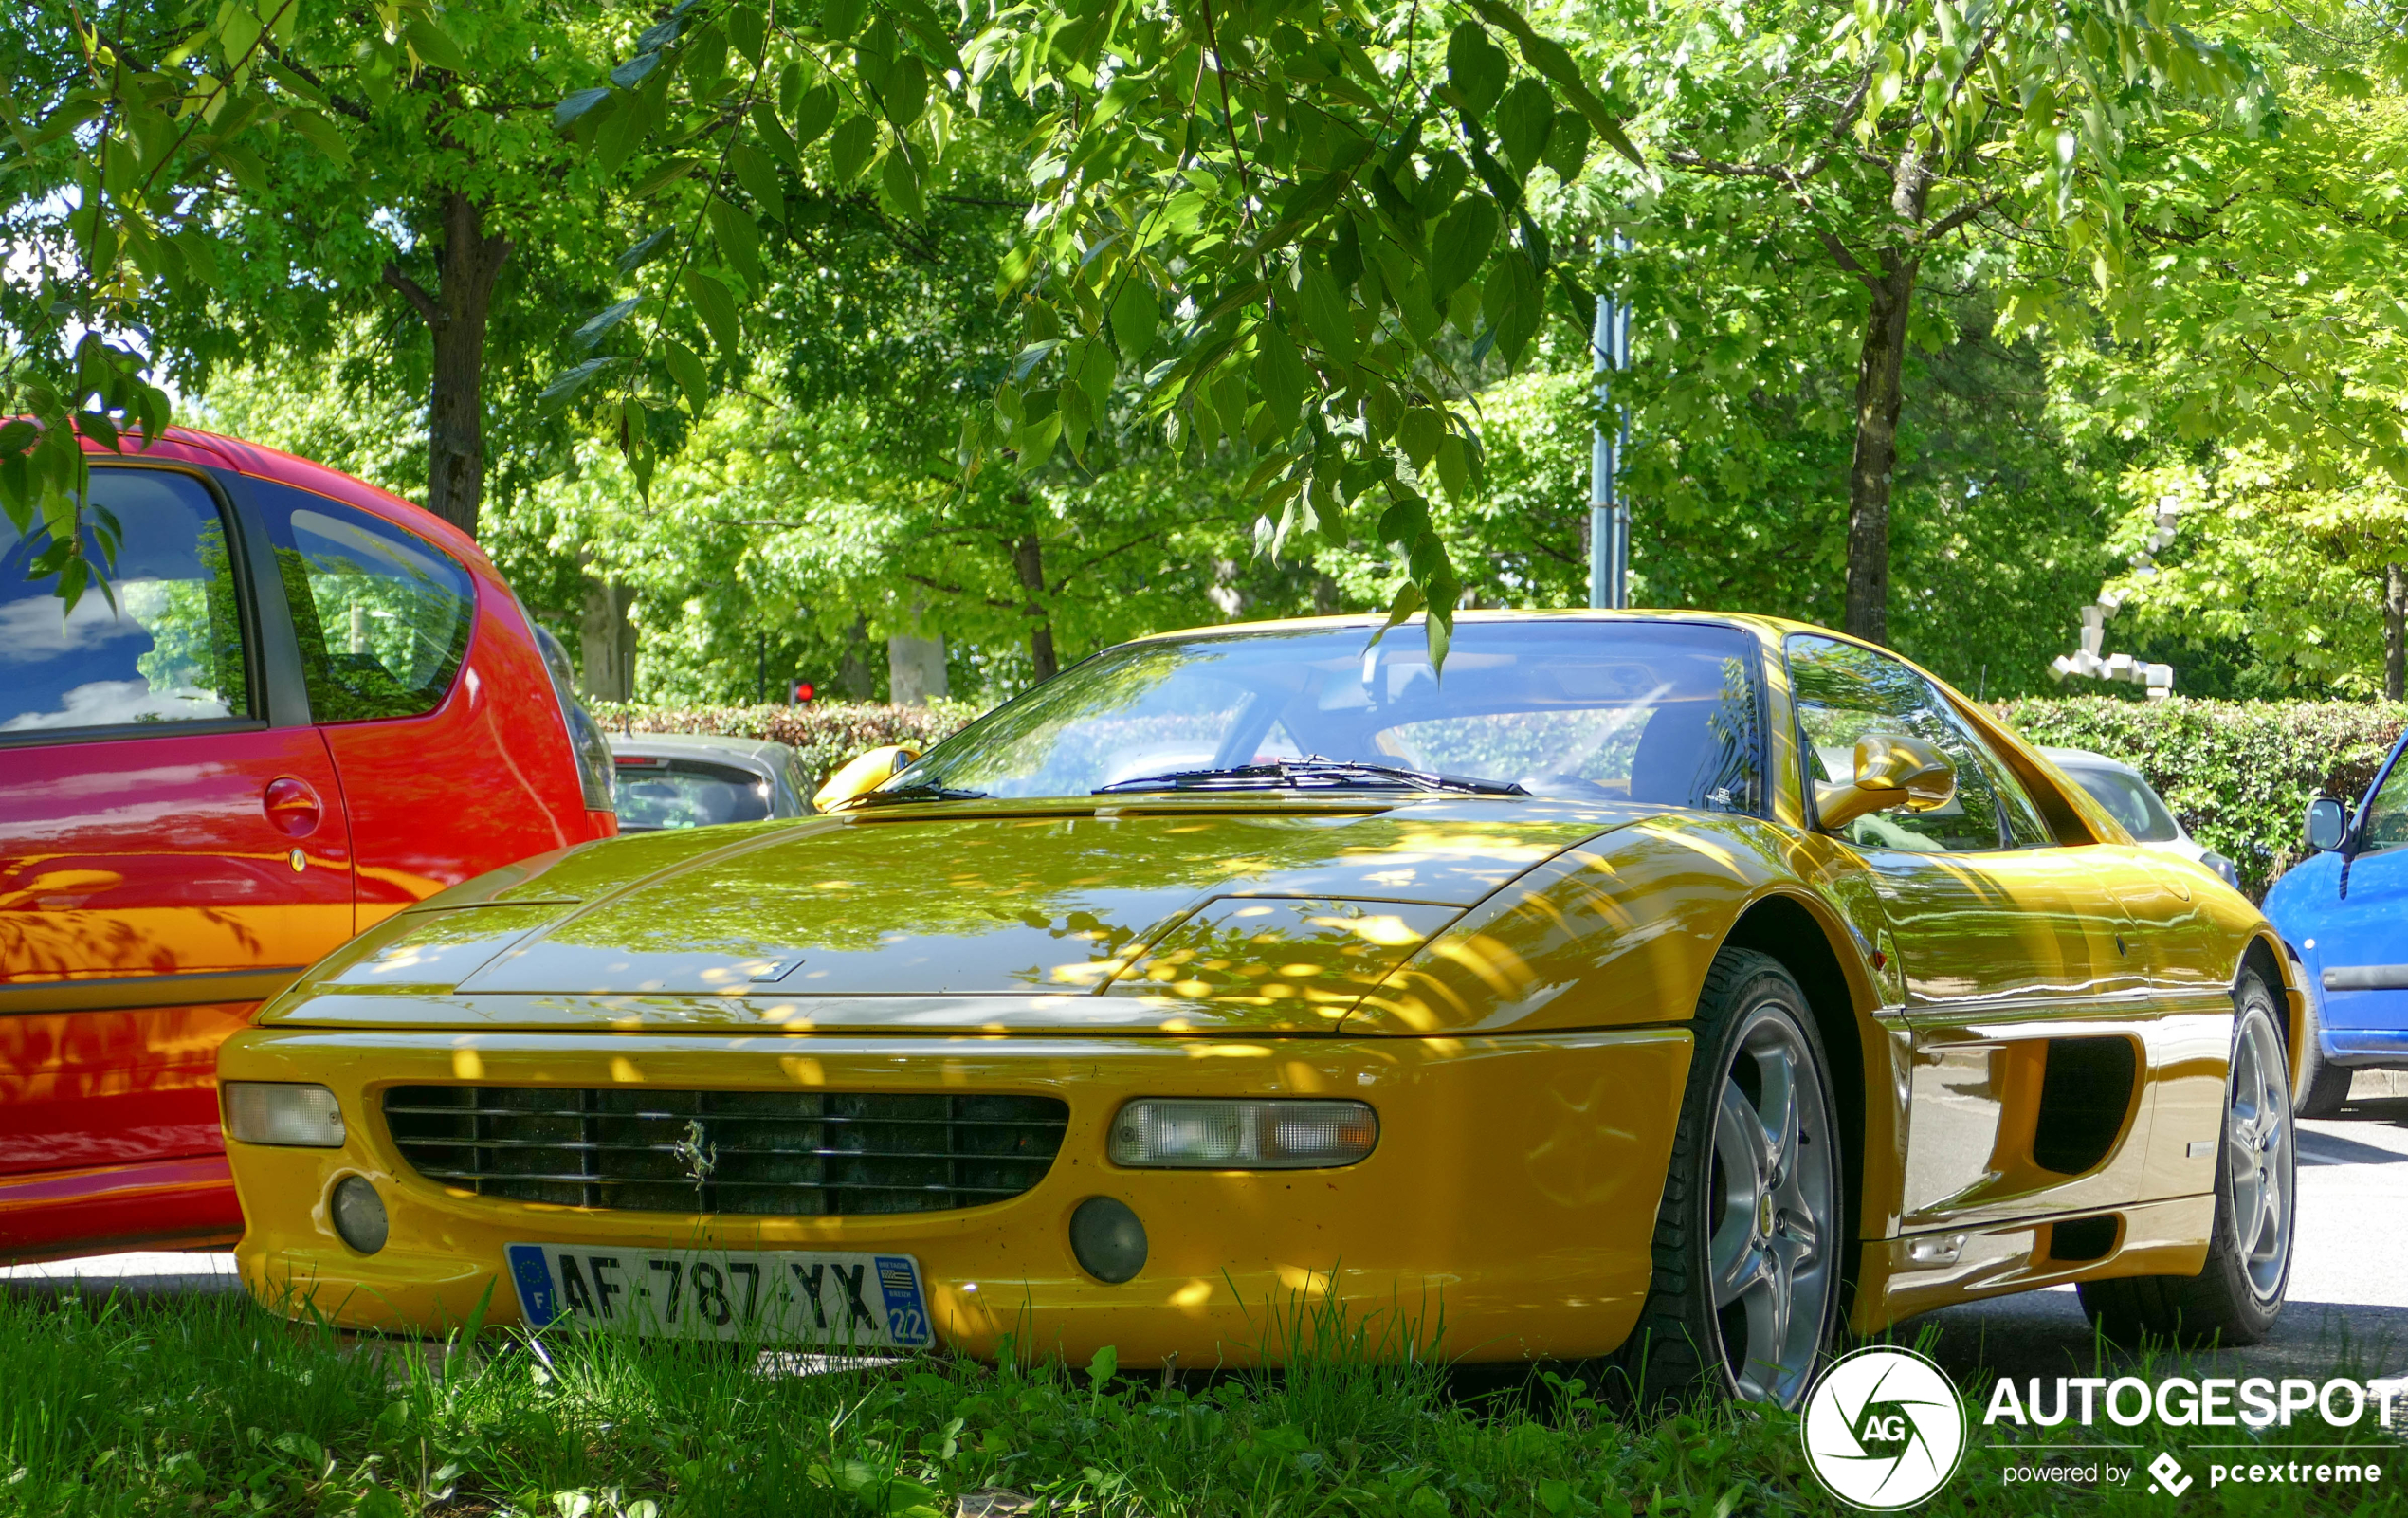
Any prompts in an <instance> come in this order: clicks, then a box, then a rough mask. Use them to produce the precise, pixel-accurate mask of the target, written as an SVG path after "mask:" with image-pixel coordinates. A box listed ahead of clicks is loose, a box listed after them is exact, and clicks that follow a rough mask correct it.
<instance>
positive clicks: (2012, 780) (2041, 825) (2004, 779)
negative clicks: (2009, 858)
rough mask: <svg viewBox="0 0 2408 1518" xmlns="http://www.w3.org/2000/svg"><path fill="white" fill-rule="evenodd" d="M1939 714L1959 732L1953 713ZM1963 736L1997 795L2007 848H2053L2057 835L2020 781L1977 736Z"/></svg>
mask: <svg viewBox="0 0 2408 1518" xmlns="http://www.w3.org/2000/svg"><path fill="white" fill-rule="evenodd" d="M1943 715H1944V716H1946V717H1947V718H1948V719H1949V725H1951V726H1953V727H1956V728H1958V730H1959V731H1963V724H1962V723H1961V722H1957V720H1956V713H1954V712H1944V713H1943ZM1964 737H1965V741H1966V742H1967V743H1969V744H1971V745H1972V746H1973V749H1974V752H1975V753H1977V754H1979V755H1980V756H1981V767H1982V769H1983V770H1984V771H1985V772H1986V773H1987V774H1988V775H1989V777H1990V788H1991V789H1992V790H1993V791H1996V792H1998V812H1999V814H2000V816H2002V817H2003V818H2004V819H2005V821H2006V824H2007V847H2008V848H2010V849H2053V848H2055V847H2056V844H2057V835H2056V834H2055V833H2054V832H2051V831H2050V830H2049V824H2048V823H2047V822H2046V821H2045V820H2044V819H2043V818H2042V817H2041V815H2040V809H2039V808H2038V807H2037V806H2034V804H2033V801H2032V793H2030V792H2029V791H2026V790H2025V789H2024V788H2023V782H2022V781H2021V780H2018V779H2016V777H2015V772H2014V771H2012V770H2010V769H2008V768H2007V766H2006V764H2005V762H2004V761H2003V760H2001V759H1999V758H1998V752H1997V751H1996V750H1995V749H1993V748H1992V747H1991V746H1990V745H1989V744H1988V743H1986V742H1983V741H1982V740H1981V736H1980V735H1979V734H1978V733H1972V732H1966V733H1965V735H1964Z"/></svg>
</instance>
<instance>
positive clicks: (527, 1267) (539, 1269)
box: [509, 1244, 560, 1328]
mask: <svg viewBox="0 0 2408 1518" xmlns="http://www.w3.org/2000/svg"><path fill="white" fill-rule="evenodd" d="M509 1253H510V1276H511V1279H512V1280H514V1281H516V1282H518V1284H519V1305H520V1307H521V1308H525V1309H526V1314H527V1326H528V1327H530V1328H546V1327H550V1326H551V1325H552V1320H553V1319H555V1318H557V1317H558V1316H559V1315H560V1296H559V1293H558V1292H556V1291H555V1290H554V1289H552V1262H551V1261H550V1260H547V1259H545V1258H544V1257H543V1251H542V1249H541V1248H540V1247H538V1246H537V1245H534V1244H513V1245H511V1246H510V1248H509Z"/></svg>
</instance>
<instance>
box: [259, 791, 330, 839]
mask: <svg viewBox="0 0 2408 1518" xmlns="http://www.w3.org/2000/svg"><path fill="white" fill-rule="evenodd" d="M260 809H261V810H262V811H264V812H265V813H266V814H267V820H268V821H270V822H272V823H274V824H276V827H277V830H278V831H279V832H283V834H284V835H285V836H286V837H288V838H306V837H308V836H309V835H310V834H311V833H313V832H317V831H318V823H319V819H320V818H322V817H323V816H325V814H326V808H325V804H324V803H322V802H320V801H319V799H318V793H317V792H316V791H315V790H312V789H311V788H310V784H309V782H308V781H307V780H301V779H295V778H294V777H292V776H289V775H285V776H280V777H277V778H275V779H273V780H270V781H268V782H267V790H266V791H265V793H264V794H263V795H262V796H260Z"/></svg>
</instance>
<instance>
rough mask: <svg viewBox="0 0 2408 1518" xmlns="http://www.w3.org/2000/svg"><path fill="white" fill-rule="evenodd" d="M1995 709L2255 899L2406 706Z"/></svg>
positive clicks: (792, 732)
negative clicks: (2179, 836) (2117, 780)
mask: <svg viewBox="0 0 2408 1518" xmlns="http://www.w3.org/2000/svg"><path fill="white" fill-rule="evenodd" d="M1997 710H1998V715H1999V716H2000V717H2001V718H2003V719H2004V720H2005V721H2006V722H2007V724H2008V725H2009V726H2010V727H2013V728H2014V729H2016V731H2017V732H2018V733H2021V734H2022V735H2023V736H2024V737H2025V738H2026V739H2028V740H2029V741H2032V742H2034V743H2040V744H2045V745H2049V746H2052V747H2059V748H2087V749H2090V750H2092V751H2093V752H2096V753H2100V754H2105V755H2107V756H2108V757H2109V758H2111V759H2122V760H2124V761H2125V763H2127V764H2129V765H2131V766H2132V767H2133V768H2135V769H2137V770H2139V771H2140V772H2141V773H2142V774H2143V775H2144V776H2146V777H2148V781H2149V784H2151V785H2152V786H2155V787H2156V788H2157V792H2158V794H2159V795H2160V796H2164V797H2165V804H2166V805H2167V806H2168V807H2170V808H2171V809H2172V810H2173V812H2174V814H2175V815H2176V816H2178V817H2180V818H2181V819H2182V826H2183V827H2185V828H2188V829H2189V830H2190V831H2191V834H2192V836H2194V837H2196V838H2198V840H2199V841H2200V842H2201V843H2204V844H2206V845H2207V846H2208V847H2209V848H2211V849H2213V850H2216V852H2218V853H2221V854H2224V855H2226V856H2228V857H2229V858H2231V859H2232V861H2233V862H2234V863H2235V865H2237V866H2238V867H2239V868H2240V873H2241V884H2242V887H2243V888H2245V889H2246V890H2248V891H2249V893H2250V894H2251V895H2252V896H2253V897H2254V896H2260V895H2263V894H2264V893H2265V890H2266V887H2268V886H2269V885H2271V884H2272V883H2273V880H2274V877H2275V876H2277V875H2280V874H2281V873H2282V872H2283V871H2284V870H2285V869H2289V868H2290V866H2291V865H2292V864H2293V863H2295V862H2296V861H2297V860H2298V858H2299V852H2300V841H2299V840H2300V819H2301V814H2303V813H2304V812H2305V811H2306V810H2307V806H2308V797H2309V796H2314V795H2315V794H2316V793H2318V792H2319V791H2322V792H2325V793H2326V794H2328V795H2331V796H2344V797H2355V796H2360V795H2362V794H2363V793H2364V791H2365V789H2366V787H2367V786H2368V785H2369V784H2370V783H2372V782H2373V779H2374V776H2375V771H2376V770H2377V769H2378V768H2380V767H2381V764H2382V760H2383V756H2384V755H2385V754H2387V753H2389V752H2390V751H2391V745H2392V743H2393V742H2394V741H2396V740H2397V739H2398V738H2399V733H2400V729H2401V727H2402V726H2403V725H2408V705H2399V704H2385V703H2366V704H2359V703H2343V702H2307V701H2263V702H2235V701H2193V700H2190V699H2188V698H2185V697H2181V696H2177V697H2174V698H2173V699H2171V700H2168V701H2152V702H2138V701H2121V700H2118V699H2116V698H2114V697H2111V696H2074V697H2066V698H2053V699H2052V698H2027V699H2024V700H2020V701H2010V702H2001V703H1999V704H1998V707H1997ZM977 714H978V707H977V706H976V704H972V703H969V702H959V701H939V702H934V703H931V704H928V705H925V706H884V705H875V704H867V703H848V702H816V703H813V704H811V705H807V706H694V707H656V706H636V705H616V704H608V703H604V704H596V705H595V706H594V707H593V715H594V716H595V717H596V718H597V719H599V720H600V721H601V722H602V723H603V725H604V726H606V727H608V728H611V730H613V731H616V730H618V729H620V728H621V727H626V728H629V729H631V730H633V731H636V732H644V733H724V734H727V735H728V736H730V737H737V738H768V739H775V741H778V742H781V743H786V744H790V745H792V746H793V747H794V749H796V750H797V751H799V752H800V753H801V754H802V756H803V761H804V763H805V764H807V765H808V766H810V768H811V769H812V772H813V773H814V774H815V775H817V776H818V777H821V778H823V779H824V778H825V777H827V776H828V775H830V773H832V772H833V771H834V770H835V769H836V768H837V766H839V765H841V764H843V763H844V762H845V761H846V760H847V759H850V758H852V757H853V756H854V755H855V754H858V753H860V752H861V751H862V750H863V749H866V748H875V747H877V746H878V745H880V744H882V743H910V744H913V745H915V746H918V747H922V748H924V747H926V746H927V745H928V744H930V743H933V742H936V741H938V740H939V739H941V738H944V737H945V736H947V735H948V734H951V733H953V732H954V731H956V730H957V729H958V728H959V727H961V726H962V724H963V723H965V722H969V721H970V719H972V718H973V717H976V715H977Z"/></svg>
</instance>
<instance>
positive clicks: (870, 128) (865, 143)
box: [798, 116, 878, 185]
mask: <svg viewBox="0 0 2408 1518" xmlns="http://www.w3.org/2000/svg"><path fill="white" fill-rule="evenodd" d="M798 135H799V134H798ZM877 151H878V123H877V122H875V121H873V120H871V119H869V118H868V117H867V116H848V117H847V118H845V119H843V120H842V121H839V122H838V123H837V124H836V133H835V135H834V136H833V137H830V138H829V139H828V158H829V166H830V169H831V170H832V171H833V172H834V174H835V175H836V182H837V183H838V184H840V185H848V184H851V183H852V182H853V181H854V180H856V179H859V178H860V177H861V172H862V171H863V170H864V169H867V168H868V167H869V157H870V155H871V154H873V153H875V152H877Z"/></svg>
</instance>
